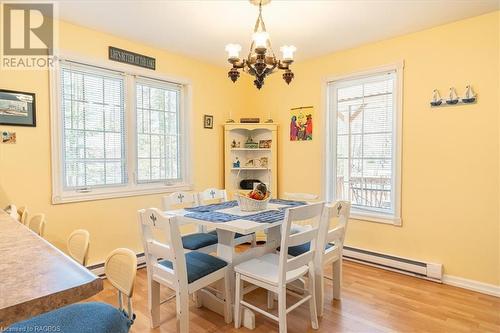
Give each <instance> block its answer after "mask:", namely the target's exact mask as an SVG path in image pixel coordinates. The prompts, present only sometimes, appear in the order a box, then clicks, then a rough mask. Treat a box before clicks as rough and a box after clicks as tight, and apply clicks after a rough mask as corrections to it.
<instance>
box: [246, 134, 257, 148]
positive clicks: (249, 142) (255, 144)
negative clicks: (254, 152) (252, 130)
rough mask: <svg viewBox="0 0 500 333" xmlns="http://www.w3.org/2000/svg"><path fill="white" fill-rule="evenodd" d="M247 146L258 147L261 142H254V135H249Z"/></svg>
mask: <svg viewBox="0 0 500 333" xmlns="http://www.w3.org/2000/svg"><path fill="white" fill-rule="evenodd" d="M245 148H253V149H256V148H259V144H258V143H257V142H254V141H253V139H252V137H251V136H249V137H248V139H247V141H246V142H245Z"/></svg>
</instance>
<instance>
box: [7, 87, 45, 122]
mask: <svg viewBox="0 0 500 333" xmlns="http://www.w3.org/2000/svg"><path fill="white" fill-rule="evenodd" d="M0 124H1V125H11V126H32V127H35V126H36V100H35V94H34V93H28V92H22V91H13V90H4V89H0Z"/></svg>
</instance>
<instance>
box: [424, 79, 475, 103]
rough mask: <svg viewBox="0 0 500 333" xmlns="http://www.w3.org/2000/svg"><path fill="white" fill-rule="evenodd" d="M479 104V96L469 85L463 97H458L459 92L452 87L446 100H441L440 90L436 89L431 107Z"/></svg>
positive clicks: (433, 92)
mask: <svg viewBox="0 0 500 333" xmlns="http://www.w3.org/2000/svg"><path fill="white" fill-rule="evenodd" d="M443 102H444V103H443ZM476 102H477V94H476V93H475V92H474V89H472V86H471V85H470V84H469V85H467V86H466V87H465V92H464V95H463V97H459V96H458V95H457V90H456V89H455V88H454V87H451V88H450V90H449V93H448V96H447V97H446V98H441V95H440V93H439V90H437V89H434V90H433V91H432V99H431V101H430V105H431V107H433V108H435V107H444V106H454V105H462V104H474V103H476Z"/></svg>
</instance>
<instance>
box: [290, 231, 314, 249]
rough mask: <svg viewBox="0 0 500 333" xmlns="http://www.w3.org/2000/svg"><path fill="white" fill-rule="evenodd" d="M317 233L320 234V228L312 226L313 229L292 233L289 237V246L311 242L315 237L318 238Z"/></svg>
mask: <svg viewBox="0 0 500 333" xmlns="http://www.w3.org/2000/svg"><path fill="white" fill-rule="evenodd" d="M310 227H311V226H310ZM317 234H318V228H312V227H311V229H306V230H304V231H302V232H298V233H295V234H292V235H290V237H289V238H288V247H292V246H297V245H302V244H305V243H309V242H310V241H312V240H313V239H314V238H316V235H317Z"/></svg>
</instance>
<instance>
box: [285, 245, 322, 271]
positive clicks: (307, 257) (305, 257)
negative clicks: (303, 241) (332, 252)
mask: <svg viewBox="0 0 500 333" xmlns="http://www.w3.org/2000/svg"><path fill="white" fill-rule="evenodd" d="M311 248H312V247H311ZM315 252H316V251H315V250H314V248H312V249H310V250H309V251H307V252H304V253H302V254H300V255H298V256H296V257H292V258H290V259H288V260H287V262H286V271H287V272H289V271H293V270H294V269H297V268H299V267H302V266H304V265H307V264H308V263H309V262H311V261H312V260H314V254H315Z"/></svg>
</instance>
